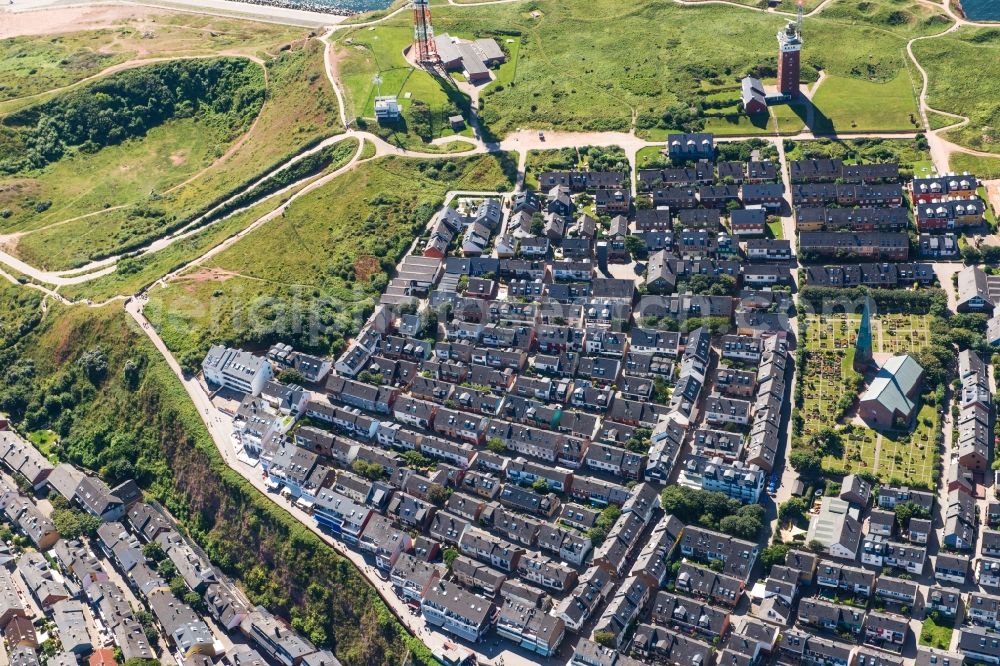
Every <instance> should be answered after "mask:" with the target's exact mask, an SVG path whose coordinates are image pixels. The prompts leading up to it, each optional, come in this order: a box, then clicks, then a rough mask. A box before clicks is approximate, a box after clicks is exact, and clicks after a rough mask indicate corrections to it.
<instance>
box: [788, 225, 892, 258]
mask: <svg viewBox="0 0 1000 666" xmlns="http://www.w3.org/2000/svg"><path fill="white" fill-rule="evenodd" d="M799 251H800V253H801V254H802V255H804V256H803V258H804V259H809V258H823V257H833V258H854V259H877V260H886V261H905V260H906V259H907V258H908V257H909V253H910V239H909V237H908V236H907V235H906V234H905V233H892V232H865V233H860V232H859V233H835V232H834V233H830V232H823V231H810V232H803V233H801V234H799Z"/></svg>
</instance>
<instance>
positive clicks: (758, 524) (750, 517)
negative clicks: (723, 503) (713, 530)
mask: <svg viewBox="0 0 1000 666" xmlns="http://www.w3.org/2000/svg"><path fill="white" fill-rule="evenodd" d="M763 526H764V507H762V506H761V505H760V504H747V505H746V506H744V507H741V508H740V509H739V510H738V511H737V512H736V513H735V514H733V515H728V516H725V517H723V518H721V519H720V520H719V530H720V531H722V532H724V533H726V534H730V535H732V536H735V537H737V538H740V539H751V540H753V539H756V538H757V534H758V533H759V532H760V530H761V528H762V527H763Z"/></svg>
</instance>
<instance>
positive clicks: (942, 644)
mask: <svg viewBox="0 0 1000 666" xmlns="http://www.w3.org/2000/svg"><path fill="white" fill-rule="evenodd" d="M952 631H954V629H953V627H952V626H951V623H950V622H946V621H945V619H944V618H939V621H938V622H935V621H934V618H933V617H931V614H929V613H928V614H927V616H926V617H924V621H923V624H922V625H921V628H920V644H921V645H926V646H927V647H932V648H937V649H938V650H947V649H948V648H950V647H951V634H952Z"/></svg>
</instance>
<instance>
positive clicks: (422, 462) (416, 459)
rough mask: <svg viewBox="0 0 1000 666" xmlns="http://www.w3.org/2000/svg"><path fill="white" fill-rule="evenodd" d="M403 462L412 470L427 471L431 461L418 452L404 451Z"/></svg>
mask: <svg viewBox="0 0 1000 666" xmlns="http://www.w3.org/2000/svg"><path fill="white" fill-rule="evenodd" d="M403 460H404V461H405V462H406V466H407V467H413V468H414V469H427V468H428V467H430V466H431V464H432V463H431V459H430V458H428V457H427V456H425V455H424V454H422V453H420V451H406V452H405V453H403Z"/></svg>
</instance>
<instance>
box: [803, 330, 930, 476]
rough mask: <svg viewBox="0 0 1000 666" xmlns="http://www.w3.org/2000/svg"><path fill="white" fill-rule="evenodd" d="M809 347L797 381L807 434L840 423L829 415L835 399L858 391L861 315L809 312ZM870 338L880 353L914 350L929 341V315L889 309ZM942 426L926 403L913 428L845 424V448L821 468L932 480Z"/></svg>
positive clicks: (842, 472) (832, 410)
mask: <svg viewBox="0 0 1000 666" xmlns="http://www.w3.org/2000/svg"><path fill="white" fill-rule="evenodd" d="M806 321H807V328H806V330H807V333H806V340H805V348H806V351H807V359H806V369H805V371H804V372H803V373H802V375H801V376H802V379H801V383H800V385H799V388H800V390H801V391H802V395H803V406H802V409H801V411H800V413H801V414H802V417H803V419H804V430H803V432H804V433H805V435H806V436H808V435H810V434H813V433H816V432H818V431H819V430H820V429H821V428H823V427H827V426H832V427H837V425H838V424H837V423H836V422H834V421H833V420H832V419H831V415H832V414H834V413H835V404H836V403H837V401H838V400H839V399H840V397H841V396H843V395H845V394H846V395H850V394H853V393H854V388H853V382H854V377H855V374H856V373H854V371H853V368H852V365H853V358H854V344H855V341H856V337H857V329H858V325H859V323H860V316H859V315H843V314H841V315H826V316H822V317H820V316H819V315H808V317H807V320H806ZM872 341H873V348H874V351H875V352H876V353H887V354H901V353H907V352H914V351H917V350H919V349H921V348H923V347H926V346H927V345H928V344H929V342H930V329H929V326H928V323H927V321H926V318H924V317H920V316H917V315H904V314H886V315H881V316H877V317H873V319H872ZM939 429H940V418H939V415H938V413H937V410H936V409H935V408H934V407H933V406H930V405H922V406H921V408H920V411H919V413H918V415H917V417H916V425H915V427H914V429H913V431H912V432H909V433H880V432H876V431H874V430H871V429H869V428H867V427H864V426H863V425H857V424H854V423H852V424H848V425H847V426H846V427H843V428H842V449H843V450H841V451H836V452H832V453H830V454H828V455H826V456H825V457H824V458H823V469H824V470H825V471H827V472H830V473H833V474H846V473H850V472H859V471H864V472H869V473H872V474H875V475H877V476H878V477H879V478H881V479H883V480H890V479H894V480H897V481H900V482H904V483H905V482H919V483H926V482H930V481H931V478H932V474H933V472H934V466H935V463H936V461H937V456H938V452H937V449H936V445H935V434H936V432H937V431H938V430H939Z"/></svg>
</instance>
